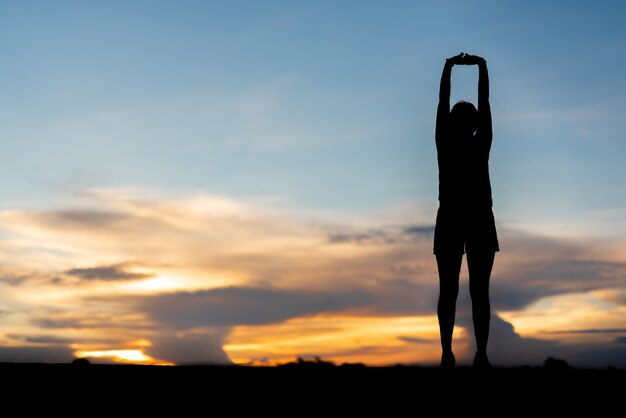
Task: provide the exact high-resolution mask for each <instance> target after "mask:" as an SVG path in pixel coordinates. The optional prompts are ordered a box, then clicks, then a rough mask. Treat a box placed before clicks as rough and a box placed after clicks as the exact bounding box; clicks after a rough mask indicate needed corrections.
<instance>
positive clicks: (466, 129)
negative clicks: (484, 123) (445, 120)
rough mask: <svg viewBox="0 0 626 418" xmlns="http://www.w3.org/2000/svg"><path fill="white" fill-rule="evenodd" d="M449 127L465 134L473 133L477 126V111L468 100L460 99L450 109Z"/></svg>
mask: <svg viewBox="0 0 626 418" xmlns="http://www.w3.org/2000/svg"><path fill="white" fill-rule="evenodd" d="M450 128H451V129H452V130H453V131H457V132H460V133H462V134H466V135H473V134H474V132H476V129H477V128H478V111H477V110H476V108H475V107H474V105H473V104H471V103H470V102H464V101H460V102H458V103H457V104H455V105H454V106H453V107H452V110H451V111H450Z"/></svg>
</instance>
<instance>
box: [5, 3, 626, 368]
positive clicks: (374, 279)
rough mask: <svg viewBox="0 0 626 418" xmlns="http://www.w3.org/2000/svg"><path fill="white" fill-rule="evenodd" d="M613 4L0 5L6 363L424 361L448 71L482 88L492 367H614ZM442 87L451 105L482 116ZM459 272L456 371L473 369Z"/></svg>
mask: <svg viewBox="0 0 626 418" xmlns="http://www.w3.org/2000/svg"><path fill="white" fill-rule="evenodd" d="M625 17H626V6H624V5H622V4H621V3H618V2H608V3H605V4H601V5H596V4H594V5H591V4H588V3H586V2H578V1H575V2H564V1H557V2H552V3H551V4H543V3H542V2H530V3H528V2H513V3H511V4H507V5H503V4H501V3H500V2H496V1H493V2H486V3H485V2H472V1H470V2H461V1H450V2H437V1H425V2H410V1H399V2H397V3H394V5H393V7H392V6H390V5H388V4H383V3H382V2H375V1H358V2H357V1H346V2H331V1H321V2H287V1H268V2H263V3H262V4H261V3H260V2H259V3H258V4H256V3H255V2H244V1H233V2H227V3H224V2H217V1H206V2H194V1H182V2H178V3H172V2H163V1H154V2H153V1H146V0H133V1H117V0H116V1H111V2H106V3H102V2H96V1H81V2H79V1H73V0H60V1H57V2H41V1H35V0H25V1H20V2H3V3H2V4H0V46H1V47H2V50H3V51H4V60H3V62H4V64H3V68H2V69H0V91H2V95H0V141H1V144H2V149H3V153H2V155H1V156H0V159H1V160H0V172H1V175H0V362H51V363H59V362H61V363H69V362H71V361H72V359H74V358H88V359H89V360H90V361H91V362H94V363H115V364H152V365H184V364H241V365H258V366H267V365H279V364H284V363H288V362H291V361H294V360H295V359H297V358H304V359H313V358H321V359H323V360H326V361H332V362H335V363H337V364H342V363H364V364H367V365H373V366H384V365H395V364H411V365H415V364H417V365H435V364H438V363H439V360H440V356H441V351H440V350H441V348H440V342H439V328H438V322H437V315H436V306H437V297H438V291H439V288H438V275H437V265H436V262H435V258H434V256H433V233H434V222H435V216H436V213H437V205H438V202H437V181H438V178H437V159H436V149H435V143H434V125H435V112H436V105H437V100H438V89H439V80H440V76H441V70H442V66H443V63H444V61H445V59H446V58H447V57H450V56H453V55H456V54H458V53H459V52H469V53H476V54H479V55H481V56H484V57H485V58H486V60H487V63H488V65H489V71H490V80H491V106H492V113H493V130H494V138H493V146H492V152H491V156H490V174H491V178H492V186H493V199H494V213H495V217H496V221H497V227H498V235H499V239H500V245H501V251H500V252H499V253H498V254H497V256H496V261H495V267H494V270H493V274H492V278H491V287H490V293H491V307H492V318H491V334H490V340H489V348H488V352H489V356H490V359H491V361H492V362H493V363H494V364H495V365H502V366H509V365H536V364H542V363H543V361H544V360H545V359H546V358H547V357H555V358H561V359H565V360H566V361H567V362H568V363H570V364H573V365H577V366H584V367H602V368H604V367H607V366H615V367H626V188H625V187H624V180H623V179H624V178H626V166H624V164H623V158H622V156H623V155H624V154H626V141H625V139H626V138H625V137H624V132H626V122H625V121H624V119H623V116H622V109H623V105H624V104H626V77H625V76H624V75H623V66H624V64H626V58H623V57H622V56H621V55H620V54H619V53H618V51H620V50H622V49H623V46H624V43H625V42H626V28H625V27H624V25H623V24H622V20H623V18H625ZM476 82H477V74H476V70H475V69H473V68H470V67H466V68H465V67H464V68H459V69H455V70H454V73H453V79H452V96H453V97H452V98H453V100H454V101H456V100H461V99H466V100H469V101H474V102H475V101H476ZM473 332H474V331H473V327H472V318H471V303H470V297H469V292H468V273H467V267H466V264H465V261H464V265H463V269H462V274H461V292H460V295H459V300H458V303H457V316H456V328H455V333H454V341H453V346H454V350H455V353H456V356H457V360H458V361H459V363H461V364H468V363H470V362H471V360H472V357H473V356H474V352H475V350H476V348H475V346H474V336H473Z"/></svg>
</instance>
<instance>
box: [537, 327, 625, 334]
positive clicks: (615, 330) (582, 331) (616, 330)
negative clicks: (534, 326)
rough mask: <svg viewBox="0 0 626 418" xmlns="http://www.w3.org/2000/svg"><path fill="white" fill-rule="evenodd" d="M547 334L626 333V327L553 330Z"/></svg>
mask: <svg viewBox="0 0 626 418" xmlns="http://www.w3.org/2000/svg"><path fill="white" fill-rule="evenodd" d="M546 333H547V334H626V328H608V329H595V328H592V329H572V330H551V331H546Z"/></svg>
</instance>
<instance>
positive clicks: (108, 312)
mask: <svg viewBox="0 0 626 418" xmlns="http://www.w3.org/2000/svg"><path fill="white" fill-rule="evenodd" d="M73 198H74V199H78V202H77V203H75V204H74V203H73V205H74V207H73V208H71V209H67V210H63V209H62V210H53V211H39V212H27V211H3V212H0V225H2V235H1V236H0V258H1V259H2V260H3V263H4V265H3V269H2V274H1V275H0V281H3V282H4V283H0V285H5V284H8V285H9V286H11V288H10V290H11V292H3V293H2V294H0V307H1V308H2V310H3V311H6V312H9V313H11V314H12V315H7V316H6V320H5V321H3V324H0V331H1V332H4V334H7V333H16V331H15V330H16V329H19V327H20V326H22V325H21V324H24V323H28V324H29V325H30V326H33V327H34V328H36V329H35V330H34V332H33V335H34V336H33V337H31V338H37V335H38V333H39V334H41V335H42V336H43V335H45V334H46V333H47V332H49V330H58V332H69V331H71V332H72V338H73V339H74V341H78V340H80V339H81V338H86V337H87V336H88V337H89V338H87V340H88V341H95V340H98V338H96V337H100V338H104V336H106V337H110V338H114V339H115V340H116V341H127V340H129V339H132V338H135V337H136V336H139V337H141V338H145V339H146V340H149V341H152V342H153V345H152V348H151V350H160V349H162V350H164V351H163V353H165V352H168V353H169V354H168V356H169V358H174V357H176V356H175V352H176V351H177V350H180V351H181V352H183V351H185V350H187V351H185V352H187V353H190V352H191V351H192V350H191V348H189V349H187V348H185V345H184V344H182V342H181V340H180V339H178V338H179V337H176V338H174V337H172V336H177V335H179V334H180V335H183V334H184V335H193V338H191V337H190V338H191V340H190V343H189V346H188V347H201V346H202V347H207V348H206V350H207V351H206V353H208V354H206V356H205V357H203V355H199V356H198V357H196V359H195V360H197V361H198V362H204V361H209V360H211V361H213V360H215V361H218V360H219V359H220V358H221V357H220V356H221V354H220V352H221V351H220V350H221V347H220V346H219V344H222V343H223V338H222V337H219V338H218V337H217V336H216V335H217V334H212V333H218V334H219V332H227V331H224V330H228V329H234V328H236V327H241V326H249V327H260V326H264V325H266V324H280V323H285V322H289V321H291V320H293V319H296V318H307V317H311V316H315V315H327V316H333V315H346V314H348V313H349V315H353V316H358V317H361V318H372V319H370V320H373V318H395V317H432V316H433V315H434V312H435V308H436V302H437V293H438V279H437V267H436V261H435V258H434V257H433V254H432V232H433V226H432V225H429V224H427V223H416V222H415V220H414V219H413V215H411V216H408V215H402V216H399V215H395V214H394V216H390V215H389V216H380V217H372V218H370V220H367V219H349V220H345V219H344V220H339V219H328V217H316V216H315V215H314V214H302V213H296V212H293V211H292V212H285V211H280V210H277V209H271V208H269V207H266V206H264V205H263V204H261V203H259V202H251V201H248V202H246V201H239V200H235V199H228V198H224V197H220V196H211V195H205V194H190V195H186V196H175V195H168V194H167V193H159V192H155V191H146V190H138V189H120V190H88V191H85V192H82V193H79V194H77V195H75V196H73ZM405 212H407V213H410V211H405ZM432 215H433V218H434V213H433V214H432ZM424 218H425V216H424V215H423V214H417V215H416V216H415V219H420V220H421V219H424ZM371 219H375V220H371ZM499 234H500V241H501V246H502V251H501V252H500V253H498V255H497V257H496V263H495V268H494V272H493V276H492V282H491V283H492V285H491V295H492V306H493V308H494V313H498V312H499V311H501V312H506V315H505V316H506V318H507V320H510V321H512V323H516V319H515V318H516V317H515V315H512V314H511V313H518V314H519V313H520V312H523V311H524V310H526V309H528V308H529V306H531V305H532V306H535V305H533V304H534V303H535V302H537V301H540V300H542V299H545V298H547V297H557V296H564V295H574V294H581V293H589V294H593V295H595V296H594V297H595V298H596V299H598V303H600V302H602V303H604V305H602V306H604V307H603V308H601V309H605V310H606V309H609V308H608V307H613V306H616V305H622V306H623V305H624V300H626V299H624V297H623V295H624V293H623V291H622V289H623V277H624V276H625V274H626V260H625V259H624V258H623V255H622V254H623V252H620V250H619V249H620V248H623V243H622V244H620V243H619V242H617V244H615V246H612V245H613V244H612V243H611V242H608V243H603V246H598V245H597V242H596V241H587V240H585V239H583V238H581V239H580V240H573V239H567V238H554V237H544V236H541V235H538V234H533V233H529V232H523V231H519V230H513V229H510V228H507V227H506V225H505V226H501V227H500V228H499ZM620 245H621V247H620ZM128 260H132V263H131V262H129V261H128ZM142 266H149V268H150V271H149V272H146V271H143V269H140V268H141V267H142ZM3 278H4V279H5V280H3ZM466 281H467V272H466V270H465V266H464V268H463V272H462V277H461V285H462V286H461V289H462V294H461V296H460V299H459V303H458V313H459V317H462V316H463V315H467V314H469V312H470V301H469V297H468V295H467V284H466ZM58 283H63V284H64V286H58ZM533 309H535V308H533ZM598 309H600V308H598ZM594 312H596V311H594ZM597 312H600V311H597ZM545 314H547V313H545ZM594 315H595V314H594ZM603 318H604V317H603V316H602V315H600V313H598V316H597V320H596V321H595V322H590V323H589V324H586V325H584V327H586V328H598V329H600V328H602V326H601V323H602V321H603ZM494 324H495V325H494V327H496V328H494V335H495V334H497V332H498V329H500V330H501V331H502V332H505V335H506V336H507V337H506V338H505V343H502V344H500V345H496V347H498V348H499V349H501V350H503V351H506V350H510V349H511V348H510V347H509V345H515V344H526V345H527V346H528V347H530V348H529V350H528V352H533V353H535V352H536V353H537V354H536V356H534V357H533V356H530V355H529V354H523V353H522V354H520V355H521V356H522V357H520V358H522V359H525V360H528V361H530V360H533V361H543V359H545V357H546V355H544V354H546V353H547V352H549V351H550V350H551V349H552V348H553V345H552V342H553V341H547V340H543V339H540V338H536V340H537V341H534V340H533V341H530V342H529V340H528V338H523V337H520V336H519V335H517V334H516V333H515V332H514V330H512V329H507V326H506V325H505V324H502V323H498V322H497V321H496V322H494ZM577 326H579V327H581V328H582V327H583V326H582V325H577V324H576V323H573V322H572V323H567V322H564V323H559V324H558V328H557V327H556V325H553V326H552V328H550V327H544V328H543V329H542V330H541V332H543V331H546V330H548V331H549V330H554V331H558V330H565V329H575V328H576V327H577ZM624 326H626V323H624V321H622V322H620V320H619V319H615V320H612V322H611V324H610V325H608V326H607V327H606V328H615V329H621V328H623V327H624ZM16 327H17V328H16ZM518 328H519V326H518ZM37 329H38V330H37ZM519 329H525V328H523V327H522V328H519ZM218 331H219V332H218ZM192 332H193V333H192ZM201 332H206V333H209V334H207V335H206V336H203V337H201V336H199V335H200V334H194V333H201ZM320 332H321V331H320ZM181 333H182V334H181ZM189 333H192V334H189ZM211 335H212V336H211ZM219 335H222V334H219ZM229 335H230V334H229ZM516 335H517V336H516ZM542 335H543V336H545V337H546V338H547V339H548V340H562V341H565V340H566V339H567V338H569V337H568V336H566V335H565V334H533V336H535V337H541V336H542ZM559 335H563V339H561V338H560V337H559ZM580 335H581V338H583V337H584V336H591V334H582V333H581V334H580ZM170 337H171V338H170ZM404 337H406V338H409V339H410V338H418V339H419V338H422V337H423V336H422V335H409V334H406V333H405V332H403V333H398V334H394V335H390V336H389V338H391V339H392V340H393V341H395V342H396V343H397V344H401V343H406V344H410V343H409V341H411V340H402V338H404ZM194 338H196V339H197V341H196V342H193V341H192V340H193V339H194ZM428 338H431V336H430V335H429V336H428ZM519 338H522V339H523V340H524V341H522V342H520V340H519ZM585 338H586V337H585ZM589 338H591V337H589ZM227 339H228V338H227ZM87 340H86V341H87ZM496 340H497V338H496V339H494V341H496ZM156 341H161V343H156ZM228 341H229V344H230V343H232V341H230V340H228ZM415 341H417V340H415ZM432 341H434V340H432ZM546 341H547V342H546ZM24 342H25V343H26V342H27V341H24ZM592 342H593V341H591V340H589V341H587V340H586V342H585V344H584V345H585V346H586V347H588V348H590V349H591V348H594V349H597V348H598V347H597V346H595V345H593V344H592ZM43 343H44V340H41V344H43ZM196 343H197V345H194V344H196ZM50 344H52V342H50ZM59 344H62V343H59ZM68 344H69V343H68ZM468 344H469V343H468ZM494 344H495V343H494ZM368 345H371V344H368ZM176 347H178V348H176ZM303 347H306V345H303ZM507 347H508V348H507ZM100 348H101V347H100V346H98V349H100ZM117 348H118V347H112V349H117ZM370 348H371V349H370V350H367V351H368V352H370V353H372V356H374V355H376V353H380V356H383V355H384V354H383V353H385V352H386V351H385V350H393V349H394V348H393V347H391V348H389V347H386V348H384V349H382V348H381V350H380V351H377V349H376V348H375V347H373V346H372V347H370ZM85 349H86V350H88V349H89V347H86V348H85ZM170 349H171V350H170ZM353 349H355V348H354V347H352V348H351V350H353ZM167 350H170V351H167ZM424 350H426V348H424ZM305 351H309V350H308V349H307V350H305ZM310 351H311V352H314V351H316V350H310ZM154 352H155V353H156V351H154ZM318 352H324V353H332V352H335V353H339V351H338V349H336V350H335V351H332V350H326V349H324V350H322V349H320V350H318ZM407 352H408V351H407ZM515 352H517V351H515ZM541 353H543V354H541ZM254 355H255V356H257V357H259V358H260V357H264V356H265V355H264V354H263V353H261V352H255V353H254ZM153 356H154V357H155V358H159V359H163V360H169V358H168V357H167V356H164V355H160V354H159V355H157V354H154V355H153ZM540 357H542V358H541V359H540ZM176 358H179V359H182V357H176ZM395 358H400V357H395ZM401 358H402V359H406V358H410V357H408V355H407V356H405V354H403V355H402V357H401ZM195 360H194V361H195ZM345 360H346V361H347V360H348V359H347V358H345ZM376 361H378V362H379V363H383V362H382V361H380V360H376Z"/></svg>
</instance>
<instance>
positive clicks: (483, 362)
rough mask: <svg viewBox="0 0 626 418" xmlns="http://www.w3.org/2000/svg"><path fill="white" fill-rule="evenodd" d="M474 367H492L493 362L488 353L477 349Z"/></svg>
mask: <svg viewBox="0 0 626 418" xmlns="http://www.w3.org/2000/svg"><path fill="white" fill-rule="evenodd" d="M472 367H473V368H474V369H490V368H491V363H489V359H488V358H487V353H485V352H479V351H477V352H476V355H475V356H474V363H473V364H472Z"/></svg>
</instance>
